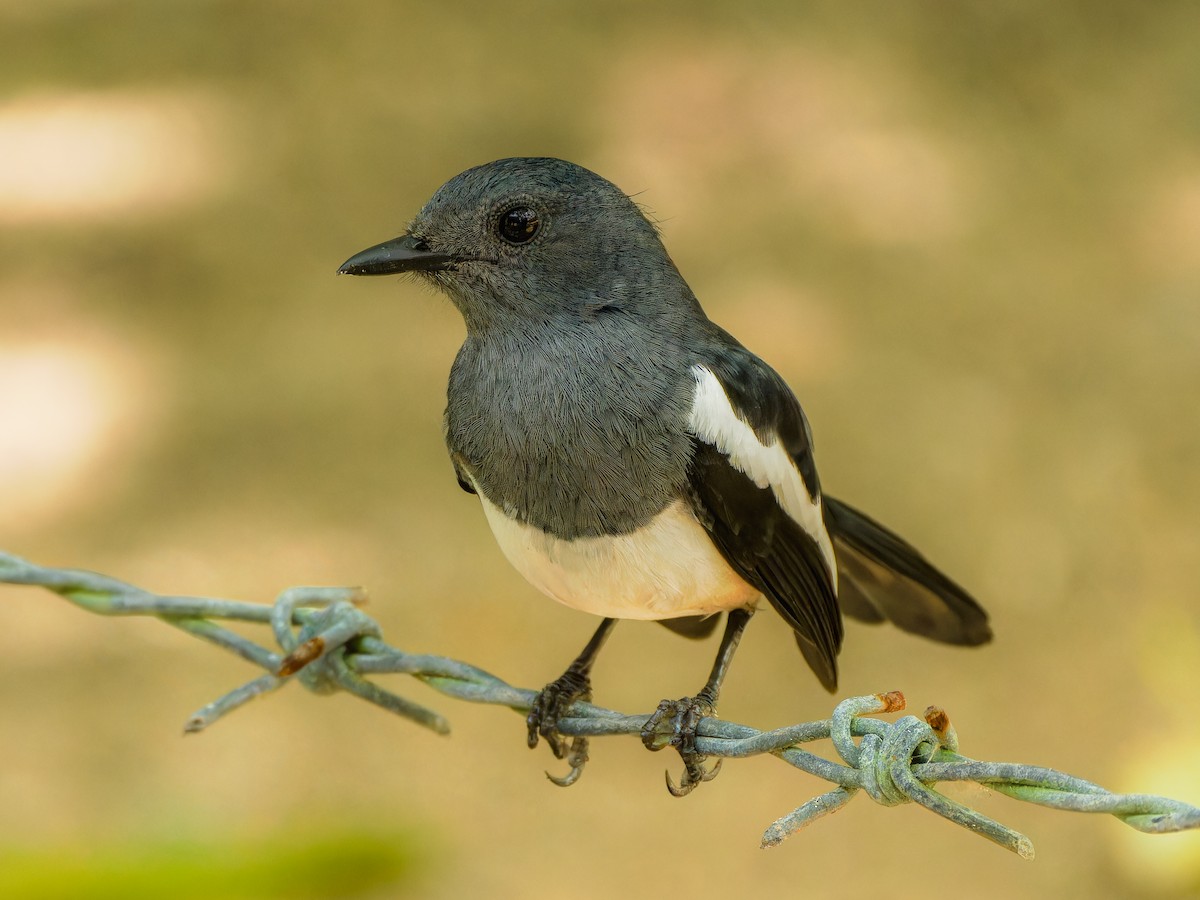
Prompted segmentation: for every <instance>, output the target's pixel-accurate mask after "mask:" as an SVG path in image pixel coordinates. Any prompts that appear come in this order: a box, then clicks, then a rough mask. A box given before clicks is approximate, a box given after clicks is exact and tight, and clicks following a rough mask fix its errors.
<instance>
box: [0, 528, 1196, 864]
mask: <svg viewBox="0 0 1200 900" xmlns="http://www.w3.org/2000/svg"><path fill="white" fill-rule="evenodd" d="M0 582H7V583H9V584H18V585H35V586H40V587H43V588H46V589H48V590H50V591H53V592H55V593H57V594H59V595H60V596H62V597H64V598H65V599H67V600H69V601H70V602H71V603H74V604H75V605H76V606H79V607H81V608H83V609H85V610H87V611H89V612H92V613H97V614H99V615H106V616H151V617H153V618H157V619H159V620H161V621H163V622H165V623H167V624H168V625H171V626H173V627H175V628H178V629H180V630H181V631H184V632H186V633H187V634H190V635H192V636H194V637H198V638H201V639H203V640H205V641H208V642H209V643H212V644H215V645H217V646H218V647H221V648H223V649H225V650H228V651H230V652H232V653H234V654H236V655H237V656H240V657H241V658H242V659H244V660H246V661H247V662H249V663H252V664H253V665H255V666H258V667H259V668H261V669H263V670H265V671H266V673H267V674H265V675H262V676H260V677H258V678H255V679H254V680H252V681H250V682H248V683H246V684H244V685H242V686H241V687H238V688H236V689H234V690H232V691H230V692H229V693H227V694H225V695H223V696H221V697H219V698H217V699H216V700H214V701H213V702H212V703H209V704H208V705H206V706H204V707H202V708H201V709H199V710H197V711H196V712H195V713H193V714H192V715H191V716H190V717H189V718H188V720H187V722H186V724H185V725H184V731H185V732H188V733H192V732H198V731H202V730H203V729H205V728H207V727H208V726H209V725H211V724H213V723H214V722H216V721H217V720H218V719H220V718H221V717H222V716H225V715H228V714H229V713H231V712H233V711H234V710H235V709H238V708H239V707H241V706H243V705H244V704H246V703H247V702H249V701H250V700H252V699H254V698H255V697H259V696H261V695H263V694H266V693H269V692H271V691H274V690H276V689H278V688H280V687H282V686H283V685H285V684H287V683H288V682H289V681H293V680H295V681H299V682H300V683H301V684H302V685H304V686H305V687H306V688H308V689H309V690H310V691H313V692H315V693H318V694H328V693H333V692H336V691H339V690H341V691H347V692H349V693H351V694H354V695H355V696H357V697H360V698H362V699H363V700H366V701H368V702H370V703H374V704H375V705H377V706H381V707H383V708H384V709H386V710H388V711H389V712H392V713H395V714H397V715H399V716H403V717H404V718H406V719H410V720H412V721H413V722H416V723H417V724H419V725H423V726H424V727H426V728H429V729H432V730H433V731H436V732H438V733H439V734H447V733H448V732H449V730H450V725H449V723H448V722H447V721H446V719H444V718H443V717H442V716H441V715H439V714H438V713H436V712H434V711H433V710H430V709H426V708H425V707H423V706H420V705H418V704H416V703H413V702H412V701H410V700H407V699H405V698H404V697H401V696H399V695H398V694H395V693H392V692H391V691H388V690H385V689H384V688H382V687H380V686H379V685H377V684H375V682H373V681H370V680H368V677H367V676H372V675H384V674H393V675H398V674H403V675H411V676H413V677H415V678H417V679H419V680H420V681H422V682H424V683H425V684H427V685H429V686H430V687H432V688H434V689H435V690H438V691H440V692H441V693H443V694H446V695H448V696H451V697H456V698H458V699H460V700H467V701H470V702H472V703H489V704H494V705H498V706H507V707H510V708H512V709H514V710H518V711H521V712H526V711H528V710H529V708H530V705H531V704H532V703H533V699H534V697H535V696H536V694H537V692H536V691H533V690H527V689H523V688H517V687H513V686H512V685H510V684H508V683H506V682H505V681H502V680H501V679H499V678H497V677H496V676H495V675H492V674H490V673H489V672H485V671H483V670H482V669H479V668H477V667H475V666H472V665H469V664H467V663H464V662H459V661H458V660H454V659H448V658H446V657H442V656H431V655H426V654H416V653H406V652H404V651H402V650H398V649H396V648H395V647H392V646H390V645H389V644H387V643H385V642H384V640H383V638H382V634H381V631H380V628H379V625H378V624H377V623H376V622H375V620H374V619H372V618H371V617H370V616H368V615H367V614H366V613H364V612H363V611H362V609H361V608H360V607H361V605H362V604H363V603H364V602H365V600H366V594H365V592H364V591H363V590H362V589H361V588H343V587H294V588H288V589H287V590H285V591H284V592H283V593H281V594H280V595H279V597H278V599H277V600H276V601H275V603H274V604H270V605H267V604H261V603H247V602H243V601H236V600H219V599H212V598H208V597H186V596H171V595H161V594H154V593H151V592H150V591H146V590H143V589H142V588H139V587H135V586H134V585H131V584H126V583H125V582H122V581H118V580H117V579H115V578H110V577H108V576H106V575H100V574H97V573H95V572H87V571H82V570H76V569H56V568H49V567H45V566H38V565H35V564H33V563H31V562H28V561H26V560H24V559H21V558H19V557H16V556H12V555H10V554H8V553H4V552H2V551H0ZM214 620H226V621H235V622H253V623H260V624H266V625H269V626H270V628H271V631H272V633H273V636H274V639H275V642H276V644H277V645H278V650H275V649H271V648H269V647H265V646H261V645H259V644H257V643H255V642H254V641H252V640H250V639H248V638H245V637H243V636H242V635H240V634H237V633H235V632H233V631H231V630H230V629H228V628H226V627H224V626H223V625H220V624H218V623H217V621H214ZM904 708H905V699H904V696H903V695H902V694H901V693H900V692H899V691H891V692H888V693H881V694H874V695H870V696H865V697H852V698H850V699H848V700H843V701H842V702H840V703H838V704H837V706H836V708H835V709H834V711H833V715H832V717H831V718H829V719H824V720H820V721H815V722H805V723H802V724H799V725H792V726H789V727H787V728H778V729H774V730H772V731H760V730H758V729H756V728H752V727H750V726H748V725H739V724H737V723H734V722H728V721H725V720H723V719H716V718H705V719H703V720H701V722H700V725H699V728H698V736H697V738H696V749H697V750H698V751H699V752H700V753H701V754H704V755H706V756H713V757H717V758H718V759H736V758H742V757H747V756H756V755H759V754H765V753H769V754H772V755H774V756H775V757H777V758H779V759H781V760H783V761H784V762H786V763H788V764H789V765H791V766H794V767H795V768H797V769H800V770H802V771H804V772H807V773H809V774H810V775H815V776H816V777H818V778H821V779H824V780H825V781H828V782H830V783H832V784H834V785H836V787H834V788H833V790H831V791H829V792H827V793H824V794H821V795H820V796H818V797H814V798H813V799H812V800H809V801H808V802H807V803H804V804H802V805H801V806H799V807H797V808H796V809H794V810H792V811H791V812H789V813H787V814H786V815H784V816H782V817H780V818H779V819H777V820H776V821H775V822H773V823H772V824H771V825H770V826H769V827H768V828H767V830H766V832H765V833H764V834H763V837H762V846H763V847H774V846H776V845H778V844H779V843H781V842H782V841H783V840H784V839H786V838H787V837H789V836H791V835H792V834H794V833H795V832H796V831H798V830H800V829H801V828H804V827H805V826H807V825H810V824H812V823H813V822H815V821H817V820H818V819H820V818H821V817H823V816H826V815H828V814H830V813H833V812H836V811H837V810H839V809H841V808H842V807H843V806H845V805H846V803H848V802H849V801H850V800H851V799H852V798H853V797H854V796H855V795H856V794H858V793H859V792H860V791H862V792H864V793H866V794H867V796H869V797H870V798H871V799H872V800H874V801H875V802H876V803H879V804H882V805H884V806H896V805H899V804H902V803H908V802H914V803H917V804H919V805H921V806H923V807H925V808H926V809H928V810H930V811H932V812H935V813H937V814H938V815H940V816H942V817H944V818H946V819H948V820H949V821H951V822H954V823H955V824H957V825H961V826H963V827H965V828H967V829H969V830H971V831H973V832H974V833H976V834H978V835H981V836H983V837H986V838H987V839H989V840H991V841H994V842H995V843H997V844H999V845H1000V846H1002V847H1005V848H1006V849H1008V850H1011V851H1013V852H1015V853H1017V854H1019V855H1020V856H1022V857H1024V858H1025V859H1031V858H1032V857H1033V844H1032V842H1031V841H1030V840H1029V838H1027V837H1025V836H1024V835H1023V834H1020V833H1019V832H1017V831H1014V830H1013V829H1011V828H1009V827H1007V826H1005V825H1002V824H1001V823H999V822H996V821H995V820H993V819H990V818H988V817H987V816H984V815H983V814H981V813H979V812H977V811H975V810H974V809H971V808H970V807H968V806H964V805H963V804H961V803H958V802H957V801H955V800H952V799H950V798H949V797H947V796H945V795H944V794H942V793H939V792H938V791H936V790H934V788H933V785H935V784H937V783H938V782H943V781H973V782H976V783H978V784H981V785H986V786H987V787H989V788H991V789H992V790H994V791H997V792H999V793H1002V794H1005V795H1007V796H1009V797H1013V798H1015V799H1017V800H1023V801H1027V802H1030V803H1036V804H1039V805H1041V806H1047V807H1050V808H1053V809H1063V810H1071V811H1074V812H1091V813H1108V814H1110V815H1113V816H1116V817H1117V818H1118V819H1120V820H1121V821H1122V822H1124V823H1125V824H1127V825H1129V826H1131V827H1133V828H1136V829H1137V830H1139V831H1142V832H1146V833H1148V834H1163V833H1167V832H1173V831H1182V830H1185V829H1191V828H1200V808H1197V807H1195V806H1191V805H1190V804H1187V803H1182V802H1180V801H1178V800H1171V799H1168V798H1166V797H1157V796H1153V795H1149V794H1114V793H1111V792H1109V791H1106V790H1105V789H1104V788H1102V787H1100V786H1099V785H1096V784H1093V783H1091V782H1089V781H1084V780H1083V779H1080V778H1075V777H1073V776H1071V775H1066V774H1064V773H1062V772H1058V771H1056V770H1054V769H1047V768H1042V767H1039V766H1029V765H1023V764H1019V763H993V762H981V761H979V760H974V759H971V758H969V757H966V756H962V755H960V754H959V752H958V736H957V734H956V733H955V730H954V727H953V726H952V725H951V724H950V719H949V717H948V716H947V715H946V713H945V711H943V710H942V709H940V708H938V707H936V706H930V707H929V708H928V709H926V710H925V713H924V716H923V718H920V719H919V718H917V717H916V716H911V715H909V716H904V717H902V718H900V719H898V720H897V721H895V722H884V721H881V720H879V719H874V718H868V717H869V716H872V715H875V714H879V713H889V712H898V711H900V710H903V709H904ZM648 718H649V715H648V714H647V715H625V714H622V713H619V712H615V711H613V710H610V709H604V708H603V707H599V706H595V705H593V704H590V703H584V702H576V703H575V704H574V705H573V706H572V707H571V708H570V710H569V715H568V716H566V717H564V718H561V719H559V721H558V728H559V731H560V732H561V733H562V734H564V735H566V736H568V737H586V738H592V737H602V736H608V735H617V734H629V735H639V734H640V733H641V730H642V726H643V725H644V724H645V723H646V720H647V719H648ZM855 738H858V739H859V740H858V741H857V742H856V741H855ZM825 739H828V740H830V741H832V743H833V746H834V749H835V751H836V753H837V756H838V757H839V758H840V759H841V762H837V761H834V760H830V759H826V758H824V757H822V756H818V755H817V754H815V753H811V752H809V751H807V750H804V749H802V748H801V747H800V746H799V745H800V744H806V743H810V742H812V741H817V740H825Z"/></svg>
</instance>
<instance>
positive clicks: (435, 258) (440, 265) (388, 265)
mask: <svg viewBox="0 0 1200 900" xmlns="http://www.w3.org/2000/svg"><path fill="white" fill-rule="evenodd" d="M460 259H461V257H457V256H451V255H449V254H446V253H434V252H433V251H432V250H430V249H429V247H428V245H426V243H425V242H424V241H422V240H421V239H419V238H415V237H413V236H412V235H411V234H405V235H401V236H400V237H398V238H395V239H394V240H390V241H384V242H383V243H382V244H376V245H375V246H374V247H368V248H367V249H366V250H364V251H362V253H355V254H354V255H353V256H352V257H350V258H349V259H348V260H346V261H345V262H344V263H342V265H341V267H340V268H338V274H339V275H393V274H395V273H396V272H436V271H438V270H440V269H446V268H449V267H450V266H451V265H453V264H454V263H456V262H459V261H460Z"/></svg>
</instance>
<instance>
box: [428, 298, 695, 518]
mask: <svg viewBox="0 0 1200 900" xmlns="http://www.w3.org/2000/svg"><path fill="white" fill-rule="evenodd" d="M644 338H645V336H644V335H638V336H634V335H630V334H629V333H627V332H626V331H625V330H624V329H623V328H621V327H620V326H619V323H617V325H616V327H605V323H596V322H590V323H578V324H577V325H575V326H563V327H550V328H545V327H543V328H539V329H531V330H530V332H528V333H526V332H523V333H511V332H509V333H503V334H489V335H484V336H470V337H468V339H467V341H466V343H464V344H463V347H462V349H461V350H460V351H459V354H458V357H457V358H456V360H455V362H454V367H453V369H452V370H451V374H450V387H449V395H448V400H449V402H448V405H447V408H446V443H447V446H448V447H449V449H450V452H451V455H452V456H453V457H454V459H455V462H456V464H457V465H460V466H462V467H463V468H465V469H466V470H467V472H468V473H469V474H470V476H471V478H472V480H473V481H474V483H475V485H476V487H477V488H478V489H479V490H480V491H481V492H482V493H483V494H484V496H486V497H487V498H488V499H489V500H490V501H491V502H492V503H493V504H495V505H496V506H497V507H499V508H500V509H501V510H503V511H504V512H505V513H506V514H508V515H509V516H511V517H513V518H515V519H517V520H518V521H520V522H523V523H525V524H528V525H532V526H534V527H537V528H541V529H543V530H545V531H547V532H549V533H551V534H553V535H555V536H556V537H560V538H564V539H568V540H569V539H573V538H577V537H595V536H598V535H604V534H625V533H628V532H630V531H633V530H634V529H636V528H638V527H639V526H641V525H644V524H646V523H647V522H649V521H650V520H651V519H652V518H653V517H654V516H655V515H656V514H657V513H659V512H661V511H662V510H663V509H665V508H666V506H667V505H668V504H669V503H670V502H671V501H672V500H674V499H675V498H677V497H679V496H681V495H682V494H683V491H684V486H685V484H686V481H687V464H688V460H689V458H690V455H691V439H690V438H689V437H688V435H687V433H686V431H685V423H686V421H687V415H688V412H689V410H690V405H691V397H692V392H693V391H694V389H695V381H694V378H693V377H692V375H691V373H690V371H689V361H688V359H687V355H686V352H685V351H684V349H683V348H682V346H680V344H679V343H678V342H677V341H675V340H674V339H673V338H672V337H671V336H669V335H668V336H666V338H665V339H664V338H663V336H659V337H658V339H657V340H656V341H655V342H654V343H655V346H656V352H654V353H646V352H645V351H644V347H645V344H644V343H643V341H644ZM639 346H640V347H641V348H643V351H642V352H640V353H639V352H635V350H636V349H637V348H638V347H639Z"/></svg>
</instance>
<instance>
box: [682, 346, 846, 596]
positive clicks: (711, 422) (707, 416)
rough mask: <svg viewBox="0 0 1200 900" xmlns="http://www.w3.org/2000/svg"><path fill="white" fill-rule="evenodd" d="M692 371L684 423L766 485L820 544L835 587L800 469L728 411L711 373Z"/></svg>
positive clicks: (828, 550) (817, 513)
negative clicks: (687, 415) (693, 385)
mask: <svg viewBox="0 0 1200 900" xmlns="http://www.w3.org/2000/svg"><path fill="white" fill-rule="evenodd" d="M692 372H693V373H694V374H695V376H696V396H695V397H694V398H693V400H692V412H691V416H690V418H689V419H688V427H689V428H690V429H691V431H692V433H693V434H694V435H696V437H698V438H700V440H702V441H705V442H706V443H708V444H711V445H712V446H714V447H716V448H717V449H718V450H720V451H721V452H722V453H724V454H725V455H726V456H727V457H728V458H729V462H730V463H731V464H732V465H733V466H734V467H735V468H736V469H738V470H739V471H741V472H743V473H745V474H746V476H747V477H748V478H749V479H750V480H751V481H753V482H754V483H755V484H756V485H757V486H758V487H760V488H766V487H769V488H770V489H771V493H773V494H774V495H775V500H776V502H778V503H779V505H780V506H781V507H782V508H783V510H784V512H786V513H787V514H788V515H789V516H790V517H791V518H792V519H793V520H795V522H796V523H797V524H798V525H799V526H800V527H801V528H803V529H804V530H805V531H806V532H807V533H808V534H809V536H811V537H812V539H813V540H814V541H816V542H817V546H818V547H820V548H821V555H822V556H824V557H825V565H826V566H827V567H828V569H829V573H830V576H831V577H832V579H833V584H834V587H835V588H836V586H837V563H836V562H835V560H834V556H833V543H832V542H831V541H830V540H829V532H828V531H826V530H825V518H824V516H823V515H822V514H821V498H820V496H819V495H818V496H817V498H816V499H815V500H814V499H813V498H811V497H809V495H808V488H807V487H805V485H804V479H803V478H802V477H801V476H800V471H799V470H798V469H797V468H796V464H795V463H794V462H793V461H792V458H791V457H790V456H789V455H788V452H787V451H786V450H785V449H784V448H783V445H782V444H780V443H779V441H778V440H777V439H776V440H772V441H771V442H769V443H766V444H764V443H763V442H762V441H760V440H759V439H758V435H756V434H755V433H754V429H753V428H751V427H750V426H749V425H748V424H747V423H746V422H745V421H744V420H743V419H742V418H741V417H739V416H738V414H737V413H736V412H734V409H733V404H731V403H730V402H729V395H728V394H726V393H725V388H724V387H723V386H722V385H721V382H720V380H719V379H718V378H717V376H716V375H714V374H713V373H712V372H711V371H710V370H709V369H707V368H705V367H704V366H700V365H696V366H692Z"/></svg>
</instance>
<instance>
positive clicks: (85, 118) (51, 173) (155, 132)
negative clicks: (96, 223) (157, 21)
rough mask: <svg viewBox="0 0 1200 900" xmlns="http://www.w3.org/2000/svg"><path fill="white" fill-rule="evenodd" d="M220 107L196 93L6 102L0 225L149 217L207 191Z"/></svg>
mask: <svg viewBox="0 0 1200 900" xmlns="http://www.w3.org/2000/svg"><path fill="white" fill-rule="evenodd" d="M220 123H221V112H220V106H219V104H217V103H216V102H215V101H214V100H213V98H211V97H209V96H207V95H204V94H200V93H195V92H186V91H180V92H163V91H160V92H146V91H142V92H138V91H112V92H106V93H92V94H37V95H29V96H25V97H22V98H19V99H17V100H14V101H11V102H9V103H6V104H4V105H0V225H15V224H23V223H30V222H60V221H74V220H80V219H98V218H99V219H103V218H113V217H115V216H117V215H120V216H122V217H125V216H128V215H130V214H133V215H146V214H153V213H158V212H161V211H164V210H170V209H174V208H176V207H178V206H180V205H183V204H188V203H192V202H195V201H197V200H199V199H201V198H203V197H205V196H207V195H209V194H210V193H211V192H212V191H213V189H214V188H215V187H217V186H218V184H219V182H220V180H221V175H222V173H223V172H224V170H225V169H226V166H225V164H224V162H225V154H223V153H222V152H221V151H220V149H219V147H218V143H219V142H218V141H217V138H216V135H218V134H219V133H220V132H221V130H222V129H221V127H220Z"/></svg>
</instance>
